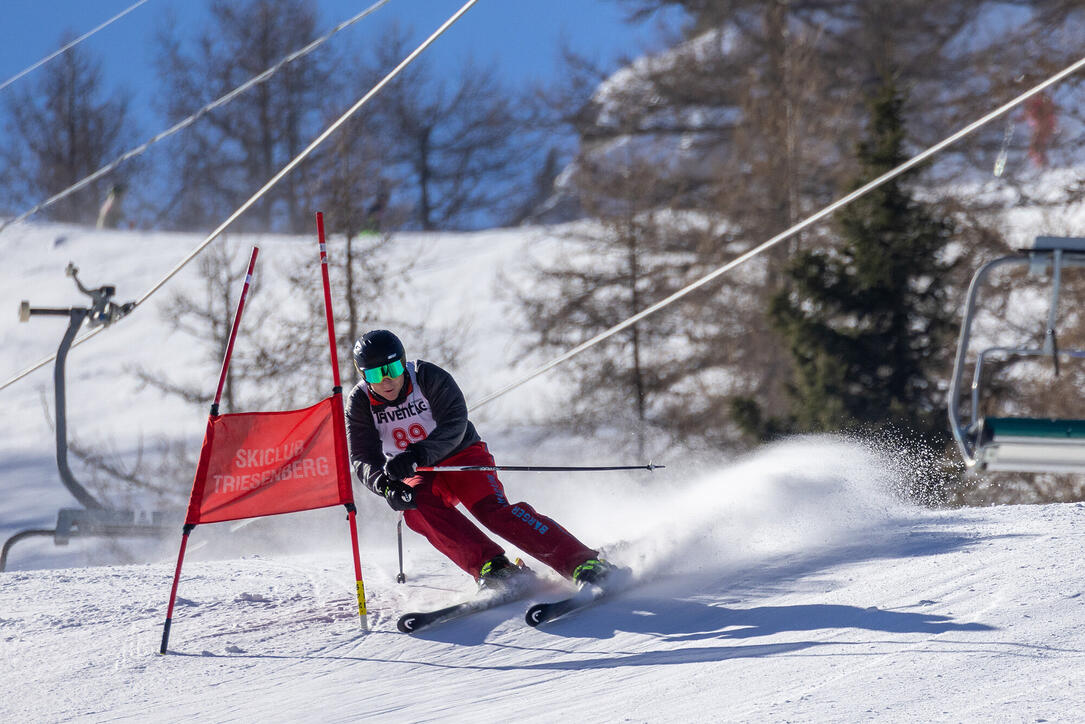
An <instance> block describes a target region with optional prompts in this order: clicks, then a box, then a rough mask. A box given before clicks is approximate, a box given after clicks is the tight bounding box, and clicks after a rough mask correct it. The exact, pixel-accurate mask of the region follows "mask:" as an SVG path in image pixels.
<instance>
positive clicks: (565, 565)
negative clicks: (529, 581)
mask: <svg viewBox="0 0 1085 724" xmlns="http://www.w3.org/2000/svg"><path fill="white" fill-rule="evenodd" d="M503 492H504V491H502V493H503ZM468 510H470V511H471V515H473V516H475V517H476V518H478V520H479V522H480V523H482V524H483V525H484V526H486V527H487V528H489V529H490V530H492V531H493V532H494V533H496V534H497V535H499V536H501V537H502V538H504V539H505V540H507V541H508V542H510V543H512V544H513V545H515V546H516V547H518V548H520V549H521V550H523V551H524V552H525V553H527V554H528V555H529V556H531V557H532V558H536V559H538V560H540V561H542V562H543V563H545V564H546V565H548V566H550V567H551V568H553V569H554V570H555V571H557V572H558V573H560V574H561V575H563V576H566V577H571V576H572V575H573V571H574V570H575V569H576V567H577V566H579V565H580V564H581V563H583V562H584V561H585V560H587V559H589V558H596V557H598V555H599V552H598V551H595V550H592V549H591V548H588V547H587V546H586V545H584V544H583V543H581V542H580V540H578V539H577V538H576V536H574V535H573V534H572V533H570V532H569V531H567V530H565V528H563V527H561V526H560V525H558V524H557V523H556V522H555V521H554V520H553V519H552V518H549V517H547V516H545V515H541V514H539V513H538V512H536V511H535V509H534V508H533V507H531V506H530V505H528V504H527V503H524V502H520V503H513V504H510V503H509V502H508V500H506V498H505V496H504V494H500V495H499V494H492V495H488V496H487V497H485V498H483V499H482V500H479V501H477V502H476V503H475V504H474V505H472V506H470V507H469V508H468Z"/></svg>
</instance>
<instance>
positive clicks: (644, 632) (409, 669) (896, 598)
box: [0, 440, 1085, 722]
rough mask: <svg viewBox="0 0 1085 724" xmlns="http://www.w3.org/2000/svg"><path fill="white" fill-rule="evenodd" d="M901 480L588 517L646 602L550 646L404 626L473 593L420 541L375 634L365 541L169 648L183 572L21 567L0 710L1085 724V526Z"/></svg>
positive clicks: (8, 620)
mask: <svg viewBox="0 0 1085 724" xmlns="http://www.w3.org/2000/svg"><path fill="white" fill-rule="evenodd" d="M883 462H884V461H879V460H877V459H876V458H872V457H870V456H869V455H868V454H867V453H864V452H863V451H862V450H860V449H858V448H856V447H854V446H851V445H847V444H842V443H839V442H833V441H825V440H807V441H798V442H795V443H790V444H784V445H782V446H779V447H777V448H773V449H769V450H766V451H764V452H763V453H761V454H759V455H757V456H755V457H753V458H751V459H749V460H746V461H744V462H743V463H741V464H739V465H737V466H735V467H733V468H730V469H727V470H723V471H719V472H716V473H710V474H705V475H703V476H700V477H698V478H693V479H691V480H690V481H689V485H688V486H686V488H685V489H684V491H683V493H682V495H681V496H680V497H675V496H674V495H673V494H664V492H663V491H662V490H660V489H658V488H647V489H641V490H640V491H639V492H638V493H637V494H636V495H628V496H626V498H625V499H624V500H623V501H622V505H621V506H620V510H619V511H616V513H617V514H616V515H615V514H611V515H596V516H594V518H595V521H596V524H595V525H594V526H589V525H588V523H587V520H583V521H579V520H578V521H577V522H578V524H580V525H581V527H583V528H584V529H585V530H591V531H592V533H593V535H604V536H609V535H611V534H612V533H617V532H618V531H619V530H621V531H623V532H624V533H627V534H632V536H631V537H630V539H629V543H628V547H624V548H622V547H619V548H618V549H617V550H616V551H615V557H616V558H618V557H625V558H626V560H629V561H630V562H633V563H634V565H638V566H639V567H640V570H641V572H642V575H643V576H644V579H645V580H644V582H643V584H642V585H641V586H639V587H638V588H635V589H633V590H631V591H629V592H627V593H626V594H624V595H622V596H620V597H617V598H614V599H612V600H609V601H606V602H604V603H602V604H600V605H598V606H596V607H595V608H592V609H588V610H586V611H583V612H581V613H580V614H579V615H578V616H576V617H573V618H569V619H566V620H563V621H558V622H555V623H553V624H552V625H550V626H549V627H548V628H544V629H531V628H529V627H527V626H526V625H525V624H524V623H523V620H522V616H523V611H524V608H525V607H526V604H519V605H518V604H509V605H507V606H504V607H502V608H499V609H496V610H492V611H488V612H485V613H482V614H479V615H476V616H474V617H471V618H468V619H464V620H461V621H458V622H452V623H450V624H448V625H446V626H444V627H441V628H436V629H433V630H431V631H429V632H423V633H421V634H418V635H416V636H406V635H403V634H400V633H398V632H396V631H395V628H394V625H395V616H396V615H397V613H399V612H401V611H402V610H403V609H404V608H405V607H416V606H419V605H425V604H427V603H437V602H443V601H446V600H449V599H452V598H456V597H458V596H462V595H464V594H466V593H467V592H468V591H469V589H470V588H471V583H470V582H469V581H467V580H464V579H465V577H464V576H463V575H462V574H460V573H457V572H455V571H453V570H452V569H451V567H450V566H449V565H447V564H446V563H443V562H442V561H440V560H438V559H437V558H436V556H435V555H434V554H432V553H429V552H427V550H426V549H425V546H423V545H420V544H419V543H417V542H416V541H415V540H413V539H412V540H411V541H410V544H409V546H408V550H407V558H408V564H407V571H408V582H407V583H406V584H405V585H397V584H395V583H394V582H393V579H394V573H395V571H396V559H395V552H394V549H393V548H392V547H391V546H384V547H376V548H366V549H365V551H364V557H363V560H364V566H365V572H366V579H367V585H368V590H369V606H370V610H371V614H370V615H371V626H372V630H371V631H370V632H368V633H362V632H360V631H359V627H358V620H357V616H356V613H355V611H354V606H353V596H352V593H353V592H352V584H351V564H350V560H349V554H348V550H347V544H346V539H345V530H344V540H343V542H342V545H339V546H337V547H334V546H333V547H329V549H328V550H327V551H325V552H323V553H313V554H308V555H274V556H247V557H244V558H241V559H238V560H222V561H217V562H202V563H194V564H190V565H188V566H187V568H186V573H185V575H184V576H183V578H182V581H181V588H180V596H181V601H180V604H179V606H178V609H177V611H176V613H175V618H174V627H173V631H172V638H171V647H172V652H171V653H170V654H169V655H167V656H159V655H158V654H156V653H155V652H156V650H157V646H158V642H159V640H160V635H161V625H162V619H163V616H164V607H165V600H166V597H167V595H168V589H169V585H170V578H171V574H172V565H171V564H170V563H169V562H165V561H163V562H160V563H153V564H149V565H131V566H112V567H98V568H77V569H58V570H44V571H43V570H39V571H22V572H12V573H6V574H3V575H2V576H0V634H2V638H0V640H2V641H3V644H2V645H3V656H2V657H0V660H2V661H3V662H4V663H5V665H6V667H5V672H4V673H5V681H7V682H8V691H9V692H18V696H10V695H9V696H7V697H5V698H4V701H3V703H0V717H2V718H3V720H4V721H20V722H22V721H34V722H43V721H72V720H76V721H102V720H109V721H148V720H152V721H153V720H170V721H176V720H191V719H196V718H200V719H205V720H213V721H251V720H254V719H261V720H271V721H298V720H319V721H344V722H345V721H360V720H366V721H369V720H373V721H389V722H391V721H396V722H399V721H486V722H507V721H539V722H546V721H554V720H555V719H556V718H558V717H564V716H574V717H576V718H577V720H579V721H585V722H613V721H634V722H646V721H651V722H661V721H665V722H689V721H840V722H847V721H865V720H873V721H1073V720H1079V719H1080V703H1081V699H1082V691H1083V688H1085V661H1083V658H1085V626H1083V615H1082V601H1083V597H1082V593H1083V591H1085V584H1083V583H1082V580H1081V575H1080V566H1079V565H1078V564H1077V563H1076V561H1077V559H1078V558H1079V556H1078V552H1079V549H1080V540H1081V534H1082V530H1081V526H1082V522H1081V521H1082V514H1083V513H1085V508H1083V506H1082V505H1080V504H1078V505H1063V506H1043V507H1017V508H994V509H985V510H969V511H957V512H945V513H930V512H923V511H919V510H914V509H909V508H906V507H903V506H900V505H898V504H896V503H895V502H893V499H892V498H891V497H888V496H886V494H885V493H884V492H882V491H880V490H879V489H878V488H879V481H882V480H883V479H884V477H885V476H884V474H883V473H882V469H881V465H882V464H883ZM627 482H628V481H627ZM511 487H514V488H520V489H523V487H524V486H523V484H522V483H521V484H515V483H514V484H513V485H512V486H511ZM547 497H549V496H547ZM588 497H589V498H593V499H594V498H596V494H595V493H594V492H593V493H590V494H589V495H588ZM593 502H596V503H603V500H602V499H601V497H600V499H598V500H593ZM548 505H549V506H551V507H554V508H560V510H561V512H562V513H563V514H565V513H568V512H569V509H568V506H561V505H560V504H559V503H557V502H555V501H548ZM385 517H386V518H390V514H389V515H386V516H385ZM385 522H386V523H387V521H385ZM344 529H345V526H344ZM200 532H201V531H200V529H197V533H196V534H195V539H196V540H198V539H199V534H200Z"/></svg>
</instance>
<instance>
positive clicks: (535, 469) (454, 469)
mask: <svg viewBox="0 0 1085 724" xmlns="http://www.w3.org/2000/svg"><path fill="white" fill-rule="evenodd" d="M665 467H667V466H666V465H656V464H655V463H648V464H647V465H608V466H601V467H598V466H576V465H574V466H553V465H433V466H425V467H417V468H415V471H416V472H419V473H458V472H465V471H477V470H481V471H489V472H497V471H500V470H515V471H520V472H531V473H571V472H598V471H601V470H648V471H652V470H659V469H661V468H665Z"/></svg>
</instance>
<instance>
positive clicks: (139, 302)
mask: <svg viewBox="0 0 1085 724" xmlns="http://www.w3.org/2000/svg"><path fill="white" fill-rule="evenodd" d="M477 2H478V0H467V2H466V3H464V5H463V6H462V7H461V8H460V9H459V10H457V11H456V12H455V13H454V14H453V15H451V16H450V17H449V18H448V19H447V20H445V22H444V23H442V24H441V26H440V27H438V28H437V29H436V30H435V31H433V33H432V34H430V36H429V37H428V38H426V39H425V40H424V41H423V42H422V43H421V44H420V45H419V46H418V47H417V48H415V49H414V50H413V51H411V53H409V54H408V55H407V57H405V58H404V59H403V60H402V61H400V63H399V65H397V66H396V67H395V68H393V69H392V70H391V71H390V72H389V73H388V74H387V75H386V76H384V78H383V79H381V81H380V82H379V83H377V84H376V85H375V86H373V87H372V88H370V89H369V91H368V92H366V94H365V95H363V96H362V97H361V98H360V99H358V101H357V102H355V104H354V105H353V106H351V107H350V108H349V109H347V111H346V112H345V113H343V115H341V116H340V117H339V118H338V119H337V120H336V121H335V122H334V123H332V124H331V125H330V126H328V127H327V128H326V129H325V130H324V131H323V132H322V133H321V134H320V135H319V136H317V137H316V138H315V139H313V141H312V142H311V143H310V144H309V145H308V146H306V147H305V149H304V150H302V151H301V153H299V154H298V155H297V156H295V157H294V159H293V160H292V161H290V163H288V164H287V165H286V166H284V167H283V168H282V170H280V171H279V172H278V173H277V174H275V175H274V176H273V177H272V178H271V180H270V181H268V182H267V183H266V184H264V186H263V187H261V188H260V190H258V191H257V192H256V193H255V194H253V195H252V196H251V197H249V199H248V201H246V202H245V203H243V204H242V205H241V206H240V207H239V208H238V209H237V210H236V211H234V212H233V213H232V214H230V216H229V217H228V218H227V219H226V220H225V221H223V222H222V223H221V224H219V226H218V227H217V228H216V229H215V230H214V231H212V232H211V233H210V234H208V236H207V237H206V238H205V239H204V240H203V241H202V242H201V243H200V244H199V245H198V246H196V248H195V249H193V250H192V252H190V253H189V254H188V256H186V257H185V258H184V259H182V260H181V261H180V262H179V263H178V264H177V265H176V266H175V267H174V268H173V269H171V270H170V271H169V273H168V274H166V276H164V277H163V278H162V279H161V280H159V281H158V283H156V284H155V285H154V286H152V287H151V288H150V289H149V290H147V291H146V292H145V293H144V294H143V296H141V297H140V298H139V299H137V300H136V301H135V302H134V304H133V311H134V308H138V307H139V306H141V305H142V304H143V303H144V302H145V301H147V299H148V298H149V297H150V296H151V295H152V294H154V293H155V292H157V291H158V290H159V289H161V288H162V287H163V286H165V284H166V283H167V282H168V281H169V280H170V279H172V278H173V277H174V276H175V275H176V274H177V273H178V272H180V271H181V269H183V268H184V267H185V266H186V265H187V264H188V263H189V262H191V261H192V260H193V259H195V258H196V256H198V255H199V254H200V252H202V251H203V250H204V249H205V248H207V246H208V245H210V244H211V242H212V241H214V240H215V239H216V238H218V237H219V235H221V234H222V233H223V232H224V231H226V229H227V228H229V226H230V225H231V224H232V223H233V222H234V221H236V220H237V218H238V217H239V216H241V214H243V213H244V212H245V211H247V210H248V209H249V207H251V206H252V205H253V204H255V203H256V202H257V201H258V200H260V198H261V197H263V196H264V194H266V193H267V192H268V191H269V190H271V188H272V187H273V186H275V184H277V183H278V182H279V181H281V180H282V179H283V177H284V176H286V174H288V173H289V172H290V171H292V170H293V169H294V167H296V166H297V165H298V164H299V163H301V162H302V161H303V160H305V158H306V157H307V156H308V155H309V154H310V153H312V152H313V150H314V149H316V147H317V146H319V145H320V144H321V143H323V142H324V141H326V140H327V139H328V137H329V136H331V134H332V133H334V132H335V131H336V130H338V128H339V127H340V126H342V125H343V124H344V123H346V122H347V120H349V119H350V117H351V116H353V115H354V114H355V113H356V112H357V111H358V110H359V109H360V108H361V107H362V106H364V105H365V104H366V103H368V102H369V101H370V100H371V99H372V98H373V97H374V96H375V95H376V94H377V93H379V92H380V91H381V90H382V89H383V88H384V86H386V85H388V84H389V83H390V82H391V81H392V80H393V79H394V78H395V77H396V76H397V75H399V74H400V73H401V72H402V71H403V69H404V68H406V67H407V66H408V65H410V64H411V63H412V62H414V60H415V59H417V58H418V56H419V55H421V54H422V52H423V51H425V50H426V49H427V48H428V47H429V46H430V45H432V44H433V43H434V41H436V40H437V38H439V37H440V36H441V35H443V34H444V33H445V31H447V30H448V29H449V28H450V27H452V25H453V24H454V23H455V22H456V21H457V20H459V19H460V18H461V17H463V15H464V14H465V13H466V12H467V11H468V10H470V9H471V8H472V7H473V6H474V5H475V4H476V3H477ZM102 329H103V328H102V327H99V328H97V329H94V330H92V331H91V332H89V333H87V334H85V335H83V336H82V337H79V338H78V339H76V340H75V341H74V342H72V346H73V347H74V346H76V345H79V344H82V343H83V342H84V341H86V340H88V339H90V338H91V337H93V336H94V335H96V334H98V333H99V332H101V331H102ZM54 359H56V355H55V354H53V355H50V356H48V357H46V358H44V359H42V360H40V361H39V362H37V363H35V364H34V365H31V366H30V367H28V368H26V369H25V370H23V371H22V372H19V373H18V374H16V375H15V376H13V377H11V378H10V379H8V380H7V381H5V382H4V383H3V384H2V385H0V390H3V389H5V388H7V387H8V386H10V385H12V384H14V383H15V382H17V381H19V380H20V379H22V378H24V377H26V376H27V375H29V374H30V373H31V372H33V371H34V370H37V369H40V368H41V367H44V366H45V365H47V364H49V363H50V362H52V361H53V360H54Z"/></svg>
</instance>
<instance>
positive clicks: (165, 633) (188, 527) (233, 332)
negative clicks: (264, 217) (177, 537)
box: [158, 246, 260, 654]
mask: <svg viewBox="0 0 1085 724" xmlns="http://www.w3.org/2000/svg"><path fill="white" fill-rule="evenodd" d="M259 253H260V247H257V246H254V247H253V248H252V255H251V256H250V257H249V269H248V271H247V272H246V273H245V285H244V286H243V287H241V296H240V297H238V299H237V311H236V312H234V324H233V327H232V328H231V329H230V341H229V342H227V344H226V354H225V355H224V356H223V359H222V371H221V372H220V373H219V384H218V389H217V390H215V401H214V402H213V403H211V417H210V418H209V419H208V421H207V434H208V435H210V434H211V421H212V420H214V419H215V418H216V417H218V414H219V401H220V400H221V399H222V388H223V387H224V386H225V384H226V373H227V372H228V371H229V370H230V357H231V356H232V355H233V351H234V340H235V339H237V330H238V327H240V326H241V313H242V312H243V311H245V297H247V296H248V293H249V285H250V284H251V283H252V272H253V269H255V268H256V255H257V254H259ZM206 453H207V450H206V449H204V450H203V451H202V452H201V453H200V465H199V466H198V467H197V469H196V479H195V480H194V481H193V482H192V494H191V496H190V498H189V502H188V519H187V520H186V521H185V527H184V532H183V533H182V535H181V548H180V550H179V551H178V552H177V568H176V569H175V570H174V571H173V587H172V588H171V589H170V603H169V607H168V608H167V609H166V623H165V625H163V627H162V647H161V648H160V649H159V650H158V653H160V654H164V653H166V648H167V647H168V646H169V641H170V626H171V625H172V623H173V605H174V604H175V603H176V602H177V584H178V582H179V581H180V580H181V565H182V564H183V563H184V560H185V548H187V547H188V536H189V534H191V533H192V531H193V529H195V527H196V523H194V522H190V521H192V520H193V519H194V518H193V512H194V511H197V510H198V504H197V502H196V501H197V498H198V496H197V492H199V494H200V496H202V493H203V484H202V480H201V476H202V475H203V474H204V473H206V469H205V467H204V463H205V462H206V461H205V458H204V456H205V455H206Z"/></svg>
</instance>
